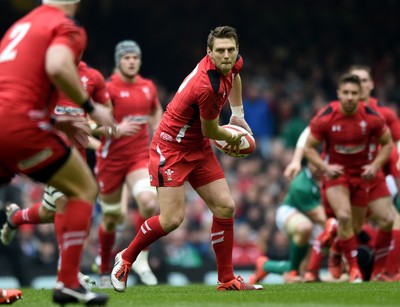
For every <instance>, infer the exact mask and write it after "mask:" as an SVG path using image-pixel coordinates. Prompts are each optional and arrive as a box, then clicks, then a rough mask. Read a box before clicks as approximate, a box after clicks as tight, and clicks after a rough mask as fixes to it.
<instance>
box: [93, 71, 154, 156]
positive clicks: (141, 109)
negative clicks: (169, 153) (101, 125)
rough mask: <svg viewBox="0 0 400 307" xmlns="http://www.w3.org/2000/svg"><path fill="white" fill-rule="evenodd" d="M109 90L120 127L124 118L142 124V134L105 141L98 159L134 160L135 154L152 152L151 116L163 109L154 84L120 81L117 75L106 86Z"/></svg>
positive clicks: (142, 81)
mask: <svg viewBox="0 0 400 307" xmlns="http://www.w3.org/2000/svg"><path fill="white" fill-rule="evenodd" d="M107 89H108V92H109V93H110V98H111V101H112V103H113V111H114V118H115V120H116V122H117V123H120V122H121V121H122V120H123V119H124V118H129V119H130V120H132V121H135V122H138V123H140V124H141V130H140V131H139V132H138V133H136V134H134V135H132V136H123V137H121V138H119V139H117V138H114V137H113V138H102V145H101V147H100V148H99V150H98V152H97V156H100V157H103V158H107V159H111V160H119V159H123V158H124V157H131V156H132V155H135V153H141V152H143V151H147V152H148V150H149V144H150V133H149V124H148V118H149V115H151V114H153V112H154V111H155V110H156V109H157V108H158V107H159V106H160V101H159V99H158V95H157V89H156V86H155V84H154V82H153V81H151V80H150V79H146V78H143V77H142V76H140V75H137V76H136V80H135V83H127V82H124V81H123V80H121V78H120V77H119V75H118V74H113V75H112V76H111V78H110V81H109V82H107Z"/></svg>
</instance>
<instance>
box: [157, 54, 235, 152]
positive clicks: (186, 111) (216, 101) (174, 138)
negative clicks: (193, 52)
mask: <svg viewBox="0 0 400 307" xmlns="http://www.w3.org/2000/svg"><path fill="white" fill-rule="evenodd" d="M242 67H243V59H242V57H241V56H240V55H238V58H237V60H236V63H235V65H234V67H233V68H232V71H231V72H230V73H229V74H227V75H223V74H221V73H220V72H219V71H218V70H217V68H216V67H215V65H214V64H213V62H212V61H211V59H210V57H209V56H205V57H204V58H203V59H202V60H201V61H200V62H199V63H198V64H197V66H196V67H195V69H194V70H193V71H192V72H191V73H190V74H189V75H188V76H187V77H186V79H185V80H184V81H183V82H182V84H181V85H180V87H179V89H178V91H177V93H176V94H175V96H174V98H173V99H172V101H171V102H170V103H169V104H168V106H167V110H166V111H165V113H164V115H163V118H162V120H161V123H160V125H159V127H158V129H157V131H156V133H155V136H156V137H159V138H160V140H163V141H166V142H170V143H171V144H174V146H178V147H179V148H184V149H185V150H187V149H198V148H202V147H204V143H207V142H209V139H207V138H204V136H203V133H202V131H201V122H200V117H202V118H204V119H206V120H213V119H215V118H217V117H218V116H219V114H220V111H221V109H222V107H223V106H224V104H225V103H226V101H227V100H228V96H229V93H230V91H231V89H232V86H233V80H234V79H235V76H236V75H237V74H238V73H239V72H240V70H241V69H242Z"/></svg>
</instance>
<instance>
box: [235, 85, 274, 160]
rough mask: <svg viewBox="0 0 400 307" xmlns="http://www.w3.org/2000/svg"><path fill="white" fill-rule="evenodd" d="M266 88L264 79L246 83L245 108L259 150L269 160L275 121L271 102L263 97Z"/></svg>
mask: <svg viewBox="0 0 400 307" xmlns="http://www.w3.org/2000/svg"><path fill="white" fill-rule="evenodd" d="M264 86H265V84H264V83H263V81H262V79H253V80H250V81H249V82H248V83H246V87H245V89H246V90H245V94H244V95H243V96H244V97H243V107H244V108H245V110H246V119H247V123H248V124H249V126H250V127H251V129H252V131H253V136H254V138H255V140H256V142H257V150H258V151H259V152H260V153H261V155H262V156H263V157H264V158H267V157H268V155H269V148H270V146H269V145H270V142H271V139H272V136H273V134H274V119H273V116H272V111H271V109H270V106H269V102H268V101H267V100H266V99H265V97H264V95H263V94H264V93H263V87H264Z"/></svg>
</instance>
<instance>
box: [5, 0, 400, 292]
mask: <svg viewBox="0 0 400 307" xmlns="http://www.w3.org/2000/svg"><path fill="white" fill-rule="evenodd" d="M37 3H38V1H33V0H0V12H1V13H0V15H1V18H0V36H2V35H3V34H4V31H5V30H6V29H7V27H9V26H10V25H11V23H12V22H13V21H15V20H16V19H17V18H19V17H20V16H22V15H23V14H25V13H26V12H27V11H28V10H30V9H31V8H32V7H34V6H35V5H37ZM399 8H400V3H399V2H398V1H396V0H383V1H368V2H365V1H361V0H347V1H346V0H340V1H311V0H304V1H296V2H294V1H288V0H284V1H270V0H265V1H256V0H247V1H238V0H233V1H210V0H203V1H200V0H192V1H177V0H171V1H165V2H164V1H154V0H146V1H144V0H136V1H131V0H125V1H124V0H113V1H111V0H83V1H82V7H81V10H80V12H79V14H78V16H77V18H78V20H79V21H80V22H81V23H82V25H84V26H85V28H86V29H87V32H88V36H89V44H88V48H87V51H86V53H85V55H84V60H85V61H87V62H88V63H89V64H90V65H92V66H93V67H95V68H98V69H99V70H100V71H101V72H102V73H103V74H104V75H105V76H106V77H107V76H108V75H110V73H111V72H112V69H113V65H114V56H113V52H114V46H115V44H116V43H117V42H118V41H120V40H122V39H134V40H136V41H137V42H138V43H139V44H140V46H141V48H142V51H143V68H142V75H143V76H145V77H149V78H152V79H153V80H155V81H156V83H157V85H158V90H159V96H160V99H161V101H162V103H163V105H164V107H165V106H166V105H167V103H168V101H169V100H170V98H171V96H172V95H173V93H174V91H175V89H176V88H178V86H179V84H180V82H181V81H182V80H183V78H184V77H185V76H186V75H187V74H188V73H189V72H190V71H191V70H192V69H193V67H194V66H195V64H196V63H197V62H198V61H199V60H200V58H202V57H203V56H204V55H205V48H206V38H207V35H208V32H209V30H210V29H212V28H214V27H215V26H218V25H225V24H228V25H231V26H234V27H236V28H237V30H238V33H239V40H240V53H241V54H242V56H243V58H244V61H245V67H244V70H243V73H242V79H243V82H244V88H243V95H244V103H245V110H246V118H247V120H248V122H249V124H250V126H251V127H252V129H253V131H254V134H255V136H256V138H257V141H258V145H259V151H258V152H257V153H256V154H254V155H252V156H251V157H250V158H249V159H242V160H235V159H232V158H228V157H225V156H220V159H221V163H222V165H223V166H224V169H225V172H226V175H227V178H228V180H229V182H230V185H231V187H232V190H233V194H234V197H235V199H236V200H237V207H238V209H237V212H236V227H237V229H236V239H235V249H234V261H235V266H236V267H239V268H243V269H250V268H251V267H252V264H253V263H254V260H255V259H256V257H257V256H258V255H259V254H261V253H265V254H267V255H268V256H270V257H271V258H275V259H285V258H286V257H287V253H288V240H287V237H286V236H285V235H283V234H281V233H279V232H277V230H276V227H275V223H274V216H275V211H276V208H277V206H279V204H280V201H281V199H282V197H283V196H284V194H285V191H286V188H287V182H286V181H285V180H284V178H283V176H282V170H283V169H284V167H285V165H286V164H287V162H288V161H289V159H290V158H291V154H292V149H293V146H294V144H295V141H296V139H297V136H298V135H299V133H300V132H301V131H302V129H303V128H304V127H305V126H306V125H307V121H308V120H309V119H310V117H311V116H312V115H313V114H314V113H315V111H316V110H318V109H319V108H320V107H321V106H322V105H323V104H325V103H326V102H328V101H329V100H331V99H334V98H335V88H336V80H337V77H338V76H339V75H340V74H341V73H342V72H343V70H344V69H345V68H346V67H347V66H348V65H350V64H354V63H362V64H367V65H370V66H371V67H372V71H373V76H374V80H375V85H376V89H375V91H374V95H375V96H377V97H378V98H379V99H380V100H381V101H384V102H385V103H386V104H388V105H390V106H391V107H393V108H395V109H396V110H397V108H398V103H399V98H400V85H399V72H400V70H399V59H400V44H399V40H398V39H397V35H398V32H399V28H400V24H399V21H398V12H399ZM34 56H35V55H32V57H33V58H34ZM27 73H29V69H27ZM229 115H230V112H229V110H224V113H223V116H222V122H223V123H225V122H227V121H228V118H229ZM41 192H42V190H41V187H40V186H39V185H34V184H31V183H29V182H28V181H26V180H24V179H21V178H16V180H15V181H14V182H13V184H12V185H11V186H9V187H7V188H3V189H1V190H0V208H2V206H3V204H4V203H5V202H6V201H14V200H16V201H18V203H19V204H21V205H22V206H25V207H26V206H30V205H31V204H32V203H34V202H36V201H40V198H41ZM187 203H188V204H187V218H186V222H185V224H184V225H183V226H182V227H181V228H180V229H179V230H177V231H176V232H174V233H172V234H170V235H169V236H168V237H166V238H164V239H163V240H161V241H160V242H158V243H157V244H155V245H154V246H152V249H151V254H152V258H151V264H152V265H153V266H154V268H155V270H156V273H157V274H158V276H159V277H160V280H161V281H162V282H175V283H185V282H187V280H186V279H185V278H187V279H188V280H190V281H197V282H207V279H210V280H212V282H214V281H215V278H214V276H213V275H212V271H213V270H214V268H215V262H214V258H213V253H212V251H211V249H210V246H209V224H210V215H209V213H208V211H207V209H206V208H205V206H204V204H203V203H202V201H201V200H199V199H198V197H197V196H196V195H195V194H194V193H193V192H192V191H191V189H188V194H187ZM135 212H136V211H135V204H134V203H133V202H132V204H131V210H130V216H129V218H128V219H127V222H126V224H125V225H123V226H122V227H121V228H120V234H119V246H120V247H119V249H120V248H121V247H123V246H125V245H126V244H127V242H129V240H130V239H131V238H132V237H133V235H134V230H133V229H132V227H131V223H130V222H131V221H132V219H133V218H134V216H135ZM2 214H3V213H2ZM2 218H4V214H3V216H2ZM97 223H98V212H97V214H95V216H94V222H93V230H92V232H91V237H90V238H89V240H88V243H87V247H86V250H85V256H84V261H83V267H82V270H83V271H85V272H91V270H92V267H93V265H92V264H93V262H94V259H95V255H96V229H95V228H96V226H97ZM56 262H57V249H56V244H55V238H54V234H53V231H52V225H41V226H38V227H23V228H22V229H21V231H20V232H19V235H18V238H17V240H15V242H14V243H13V244H12V245H11V246H10V247H7V248H5V247H4V246H2V245H1V243H0V287H1V286H10V280H12V281H13V282H19V283H20V284H22V285H25V286H26V285H32V286H35V285H37V283H38V279H37V277H38V276H53V275H54V272H55V268H56ZM204 270H205V271H206V272H208V271H210V272H211V275H207V274H204V273H203V271H204ZM171 272H175V273H180V275H179V274H175V275H174V276H172V277H171V275H172V274H171ZM9 276H16V277H17V279H12V278H10V277H9ZM50 278H51V277H50Z"/></svg>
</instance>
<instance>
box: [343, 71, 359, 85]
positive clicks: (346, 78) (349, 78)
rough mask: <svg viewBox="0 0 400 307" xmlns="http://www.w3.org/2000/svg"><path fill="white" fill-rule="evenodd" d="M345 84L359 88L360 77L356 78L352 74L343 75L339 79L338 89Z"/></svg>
mask: <svg viewBox="0 0 400 307" xmlns="http://www.w3.org/2000/svg"><path fill="white" fill-rule="evenodd" d="M345 83H353V84H357V85H358V87H360V88H361V80H360V77H359V76H357V75H353V74H350V73H345V74H343V75H342V76H341V77H340V78H339V82H338V87H340V86H341V85H342V84H345Z"/></svg>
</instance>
